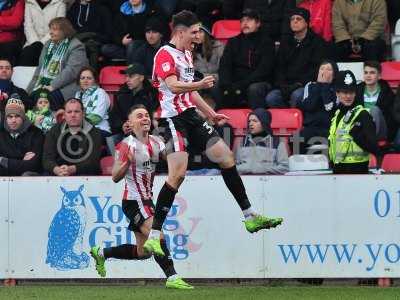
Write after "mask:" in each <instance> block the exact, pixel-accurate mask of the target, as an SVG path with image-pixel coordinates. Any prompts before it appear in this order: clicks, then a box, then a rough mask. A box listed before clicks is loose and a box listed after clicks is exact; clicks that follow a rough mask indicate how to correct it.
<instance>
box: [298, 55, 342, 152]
mask: <svg viewBox="0 0 400 300" xmlns="http://www.w3.org/2000/svg"><path fill="white" fill-rule="evenodd" d="M337 73H338V66H337V65H336V63H335V62H333V61H330V60H325V61H323V62H322V63H321V64H320V66H319V70H318V76H317V81H315V82H314V81H311V82H309V83H307V84H306V86H305V87H304V96H303V99H301V100H300V101H299V102H297V105H296V106H297V108H299V109H300V110H301V111H302V112H303V118H304V121H303V129H302V130H301V131H300V137H301V138H303V139H304V141H303V142H302V143H301V144H300V153H301V154H306V152H307V146H308V145H313V144H316V143H322V142H323V141H326V138H327V137H328V133H329V127H330V125H331V122H330V120H331V119H332V117H333V114H334V112H335V111H336V105H337V103H336V101H337V97H336V92H335V87H334V84H333V80H334V79H335V76H336V74H337ZM325 144H326V143H325Z"/></svg>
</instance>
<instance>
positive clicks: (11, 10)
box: [0, 0, 25, 44]
mask: <svg viewBox="0 0 400 300" xmlns="http://www.w3.org/2000/svg"><path fill="white" fill-rule="evenodd" d="M7 2H8V3H9V5H7V6H6V7H5V8H4V9H3V10H1V11H0V43H7V42H13V41H18V40H21V41H22V38H23V35H24V34H23V23H24V7H25V1H24V0H8V1H7ZM21 44H22V43H21Z"/></svg>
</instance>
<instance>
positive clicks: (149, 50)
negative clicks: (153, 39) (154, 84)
mask: <svg viewBox="0 0 400 300" xmlns="http://www.w3.org/2000/svg"><path fill="white" fill-rule="evenodd" d="M163 45H165V42H164V41H162V42H161V44H160V47H161V46H163ZM160 47H158V48H154V47H152V46H150V45H149V43H147V42H145V43H144V44H143V45H142V46H140V47H139V48H138V49H137V50H136V51H135V53H134V54H133V55H132V57H131V58H130V59H131V61H128V63H129V64H131V63H134V62H136V63H141V64H142V65H143V66H144V70H145V73H146V74H145V75H146V76H148V77H149V78H151V75H152V73H153V63H154V56H155V55H156V53H157V51H158V49H160ZM128 59H129V58H128Z"/></svg>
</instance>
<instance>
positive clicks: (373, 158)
mask: <svg viewBox="0 0 400 300" xmlns="http://www.w3.org/2000/svg"><path fill="white" fill-rule="evenodd" d="M376 165H377V161H376V156H375V155H373V154H370V155H369V165H368V167H369V168H370V169H373V168H376Z"/></svg>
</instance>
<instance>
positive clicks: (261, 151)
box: [236, 108, 289, 174]
mask: <svg viewBox="0 0 400 300" xmlns="http://www.w3.org/2000/svg"><path fill="white" fill-rule="evenodd" d="M252 114H253V115H256V116H257V118H258V119H259V120H260V122H261V124H262V127H263V132H261V133H260V134H257V135H252V134H250V133H248V134H247V135H246V136H245V138H244V142H243V146H242V147H240V148H239V149H238V150H237V152H236V161H237V169H238V171H239V172H240V173H251V174H284V173H286V172H288V171H289V159H288V151H287V148H286V144H285V142H283V141H280V139H279V138H278V137H274V136H273V135H272V129H271V125H270V124H271V113H269V112H268V111H266V110H265V109H263V108H258V109H255V110H254V111H253V112H251V113H250V114H249V116H248V118H247V131H248V132H249V117H250V116H251V115H252Z"/></svg>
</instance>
